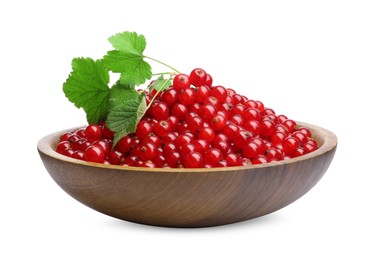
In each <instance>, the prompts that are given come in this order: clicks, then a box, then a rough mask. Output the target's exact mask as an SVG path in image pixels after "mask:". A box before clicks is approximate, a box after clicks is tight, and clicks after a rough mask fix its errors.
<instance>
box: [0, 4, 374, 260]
mask: <svg viewBox="0 0 374 260" xmlns="http://www.w3.org/2000/svg"><path fill="white" fill-rule="evenodd" d="M244 3H246V4H244ZM373 14H374V4H373V1H362V0H355V1H345V0H340V1H332V0H323V1H320V0H314V1H300V0H299V1H289V0H283V1H266V0H263V1H237V0H231V1H202V0H200V1H195V0H189V1H140V0H139V1H135V0H133V1H109V0H106V1H66V0H65V1H40V0H34V1H26V0H23V1H22V0H21V1H17V0H13V1H1V3H0V28H1V31H0V39H1V40H0V46H1V48H0V66H1V67H0V69H1V70H0V71H1V92H0V93H1V94H0V96H1V98H0V106H1V109H0V112H1V128H0V131H1V135H0V136H1V142H0V143H1V148H0V155H1V156H0V158H1V162H2V167H1V180H0V187H1V188H0V200H1V204H0V205H1V213H0V218H1V221H0V238H1V249H0V258H1V259H341V258H342V257H345V259H373V258H374V252H373V249H370V248H369V247H370V246H372V245H373V232H374V225H373V219H374V214H373V213H372V211H370V210H372V209H373V197H374V196H373V195H374V188H373V181H374V177H373V175H374V171H373V167H372V161H373V156H374V153H373V151H374V150H373V147H374V142H373V127H374V124H373V112H374V109H373V98H374V95H373V94H370V92H369V91H370V89H372V88H373V85H374V77H373V76H374V74H373V72H374V15H373ZM126 30H129V31H137V32H138V33H141V34H144V35H145V36H146V39H147V43H148V46H147V48H146V51H145V54H146V55H149V56H152V57H155V58H158V59H161V60H163V61H165V62H167V63H169V64H171V65H173V66H175V67H176V68H178V69H179V70H181V71H184V72H186V73H189V71H190V70H192V69H193V68H195V67H202V68H204V69H206V70H207V71H208V72H209V73H210V74H211V75H212V76H213V78H214V82H215V83H216V84H221V85H224V86H226V87H231V88H234V89H236V90H237V91H238V92H240V93H243V94H246V95H247V96H248V97H250V98H253V99H258V100H261V101H263V102H264V103H265V105H267V106H268V107H271V108H273V109H274V110H275V111H276V112H277V113H280V114H286V115H288V116H289V117H290V118H293V119H296V120H299V121H305V122H308V123H312V124H316V125H319V126H322V127H324V128H327V129H329V130H331V131H333V132H334V133H335V134H336V135H337V136H338V138H339V147H338V151H337V153H336V156H335V159H334V161H333V163H332V164H331V167H330V168H329V170H328V171H327V173H326V175H325V176H324V177H323V178H322V180H321V181H320V182H319V183H318V184H317V185H316V186H315V187H314V188H313V189H312V190H311V191H310V192H309V193H308V194H306V195H305V196H304V197H302V198H301V199H300V200H298V201H297V202H295V203H293V204H291V205H289V206H287V207H286V208H284V209H282V210H280V211H278V212H276V213H273V214H271V215H268V216H265V217H262V218H258V219H255V220H251V221H247V222H243V223H238V224H232V225H227V226H222V227H216V228H205V229H169V228H159V227H150V226H144V225H138V224H133V223H128V222H124V221H120V220H116V219H114V218H111V217H108V216H105V215H103V214H100V213H97V212H95V211H93V210H91V209H89V208H87V207H85V206H83V205H82V204H80V203H78V202H77V201H75V200H74V199H72V198H71V197H69V196H68V195H67V194H66V193H64V192H63V191H62V190H61V189H60V188H59V187H58V186H57V185H56V184H55V183H54V182H53V180H52V178H51V177H50V176H49V175H48V173H47V171H46V170H45V169H44V166H43V165H42V163H41V160H40V158H39V155H38V154H37V150H36V144H37V141H38V140H39V139H40V138H41V137H43V136H44V135H47V134H49V133H52V132H55V131H59V130H62V129H65V128H69V127H73V126H77V125H82V124H85V116H84V113H83V112H82V111H79V110H77V109H76V108H75V107H74V106H73V105H72V104H71V103H69V102H68V101H67V99H66V98H65V97H64V95H63V92H62V83H63V82H64V80H65V79H66V77H67V76H68V74H69V72H70V62H71V59H72V58H73V57H78V56H84V57H87V56H89V57H93V58H100V57H101V56H102V55H103V54H104V53H105V52H106V51H107V50H109V49H110V47H111V46H110V45H109V43H108V42H107V40H106V39H107V38H108V37H109V36H111V35H112V34H115V33H117V32H121V31H126ZM157 68H158V67H157V66H156V67H155V69H157ZM162 70H163V69H162Z"/></svg>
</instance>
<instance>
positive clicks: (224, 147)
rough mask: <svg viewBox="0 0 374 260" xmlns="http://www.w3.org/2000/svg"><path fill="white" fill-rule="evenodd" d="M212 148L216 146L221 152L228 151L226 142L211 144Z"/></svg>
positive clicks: (228, 147) (225, 152)
mask: <svg viewBox="0 0 374 260" xmlns="http://www.w3.org/2000/svg"><path fill="white" fill-rule="evenodd" d="M213 147H214V148H217V149H218V150H220V151H221V152H222V154H224V155H225V154H227V153H228V152H229V151H230V146H229V144H228V143H227V142H224V141H221V142H217V143H214V144H213Z"/></svg>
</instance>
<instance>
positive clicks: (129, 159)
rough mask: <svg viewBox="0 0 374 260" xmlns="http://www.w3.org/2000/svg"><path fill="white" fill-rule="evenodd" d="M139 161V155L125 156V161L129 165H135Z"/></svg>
mask: <svg viewBox="0 0 374 260" xmlns="http://www.w3.org/2000/svg"><path fill="white" fill-rule="evenodd" d="M137 161H139V157H138V156H135V155H130V156H128V157H126V158H125V161H124V163H125V164H126V165H127V166H134V165H135V162H137Z"/></svg>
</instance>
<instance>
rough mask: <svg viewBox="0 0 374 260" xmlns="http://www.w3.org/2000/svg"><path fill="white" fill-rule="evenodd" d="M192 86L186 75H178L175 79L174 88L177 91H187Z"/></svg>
mask: <svg viewBox="0 0 374 260" xmlns="http://www.w3.org/2000/svg"><path fill="white" fill-rule="evenodd" d="M190 85H191V83H190V79H189V77H188V76H187V75H186V74H178V75H176V76H175V77H174V79H173V87H174V89H176V90H182V89H187V88H189V87H190Z"/></svg>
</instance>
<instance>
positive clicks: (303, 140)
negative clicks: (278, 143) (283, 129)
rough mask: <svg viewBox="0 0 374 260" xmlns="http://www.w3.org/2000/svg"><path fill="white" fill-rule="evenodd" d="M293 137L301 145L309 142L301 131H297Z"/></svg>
mask: <svg viewBox="0 0 374 260" xmlns="http://www.w3.org/2000/svg"><path fill="white" fill-rule="evenodd" d="M292 136H293V137H295V138H296V140H298V141H299V142H300V143H301V144H305V143H306V142H307V141H308V137H307V136H306V135H305V134H304V133H303V132H301V131H295V132H293V133H292Z"/></svg>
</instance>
